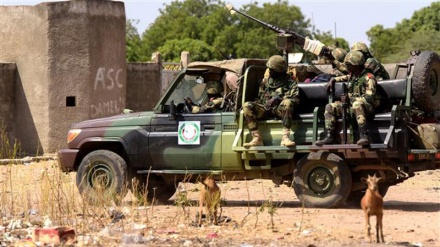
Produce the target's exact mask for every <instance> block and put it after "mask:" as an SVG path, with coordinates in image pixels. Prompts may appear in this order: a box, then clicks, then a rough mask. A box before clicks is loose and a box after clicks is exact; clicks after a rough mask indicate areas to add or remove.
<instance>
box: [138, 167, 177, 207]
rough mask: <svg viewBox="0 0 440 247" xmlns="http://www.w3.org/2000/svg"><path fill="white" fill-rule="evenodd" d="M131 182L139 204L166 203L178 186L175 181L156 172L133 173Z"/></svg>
mask: <svg viewBox="0 0 440 247" xmlns="http://www.w3.org/2000/svg"><path fill="white" fill-rule="evenodd" d="M135 181H136V182H135ZM131 182H132V183H131V187H130V189H131V192H132V193H133V195H134V196H135V197H136V199H137V200H138V202H139V204H147V203H158V204H164V203H166V202H167V201H168V200H169V199H170V198H171V197H172V196H173V195H174V193H175V192H176V186H175V185H174V184H173V183H170V182H167V181H166V180H164V179H163V178H162V177H160V176H158V175H155V174H150V175H149V176H148V175H147V174H133V175H132V179H131ZM145 188H147V189H145Z"/></svg>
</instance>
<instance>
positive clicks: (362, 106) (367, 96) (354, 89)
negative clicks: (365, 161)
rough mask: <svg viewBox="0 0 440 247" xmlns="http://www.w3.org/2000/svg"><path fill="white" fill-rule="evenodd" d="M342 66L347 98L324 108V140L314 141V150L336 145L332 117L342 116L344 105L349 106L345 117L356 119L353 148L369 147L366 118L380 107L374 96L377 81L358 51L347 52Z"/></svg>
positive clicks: (330, 84) (328, 86) (329, 84)
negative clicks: (355, 137) (357, 137)
mask: <svg viewBox="0 0 440 247" xmlns="http://www.w3.org/2000/svg"><path fill="white" fill-rule="evenodd" d="M344 63H345V64H346V65H347V69H348V71H349V72H350V74H349V76H350V79H349V84H350V85H349V89H348V95H343V96H341V101H336V102H334V103H330V104H327V105H326V106H325V113H324V117H325V128H326V137H325V138H324V139H323V140H318V141H316V142H315V144H316V145H317V146H322V145H324V144H335V143H336V137H335V123H336V117H340V116H342V111H343V110H344V108H343V104H344V103H346V104H347V105H348V106H349V109H350V112H349V114H351V115H354V116H355V117H356V122H357V124H358V128H359V133H360V137H359V140H358V142H357V145H361V146H364V145H368V144H370V141H369V139H368V131H367V123H366V118H367V115H372V114H374V108H375V107H377V106H379V103H380V98H379V97H378V96H377V95H376V86H377V80H376V78H375V77H374V75H373V74H372V73H371V72H370V71H369V70H367V69H365V58H364V56H363V54H362V53H361V52H360V51H351V52H349V53H348V54H347V56H346V57H345V60H344ZM334 82H335V81H334V80H331V81H330V82H329V83H328V85H327V89H328V90H331V88H333V85H332V84H333V83H334Z"/></svg>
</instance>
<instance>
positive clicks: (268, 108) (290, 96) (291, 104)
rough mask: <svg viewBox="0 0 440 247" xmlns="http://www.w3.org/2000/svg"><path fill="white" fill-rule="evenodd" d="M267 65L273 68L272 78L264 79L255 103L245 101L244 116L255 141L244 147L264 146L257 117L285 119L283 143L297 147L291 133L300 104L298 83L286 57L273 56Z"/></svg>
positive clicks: (270, 72)
mask: <svg viewBox="0 0 440 247" xmlns="http://www.w3.org/2000/svg"><path fill="white" fill-rule="evenodd" d="M266 66H267V68H268V69H269V77H265V78H264V79H263V80H262V83H261V85H260V90H259V93H258V98H257V99H256V101H255V102H246V103H244V104H243V115H244V119H245V121H246V124H247V126H248V128H249V131H250V132H251V134H252V140H251V141H250V142H248V143H244V145H243V146H244V147H253V146H263V139H262V138H261V135H260V132H259V131H258V124H257V120H258V119H264V118H268V117H272V116H275V117H279V118H281V119H282V123H283V136H282V139H281V144H280V145H281V146H286V147H292V146H295V142H294V141H291V140H290V139H289V136H290V132H291V131H290V127H291V125H292V116H293V112H294V110H295V108H296V107H297V106H298V104H299V98H298V94H299V91H298V84H297V82H296V81H294V80H293V79H292V78H291V76H289V75H288V74H287V64H286V61H285V60H284V58H283V57H281V56H279V55H275V56H272V57H270V58H269V60H268V61H267V63H266Z"/></svg>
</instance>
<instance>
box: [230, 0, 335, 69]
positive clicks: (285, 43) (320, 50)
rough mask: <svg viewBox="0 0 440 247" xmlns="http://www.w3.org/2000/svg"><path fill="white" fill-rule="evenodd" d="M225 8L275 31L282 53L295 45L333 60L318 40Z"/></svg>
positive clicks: (232, 8) (325, 47)
mask: <svg viewBox="0 0 440 247" xmlns="http://www.w3.org/2000/svg"><path fill="white" fill-rule="evenodd" d="M226 8H227V9H228V10H229V12H230V13H231V14H235V13H239V14H241V15H243V16H245V17H247V18H249V19H251V20H253V21H255V22H257V23H259V24H261V25H262V26H264V27H267V28H269V29H270V30H272V31H275V32H277V33H278V38H277V48H278V49H280V50H283V51H290V50H292V47H293V44H297V45H299V46H301V48H303V49H304V50H306V51H310V52H312V53H314V54H315V55H318V56H325V57H327V58H328V59H329V60H330V61H333V60H335V58H334V57H333V55H332V53H331V49H330V48H328V47H327V46H325V45H324V44H322V43H321V42H320V41H319V40H312V39H309V38H308V37H306V38H304V37H303V36H301V35H299V34H297V33H296V32H294V31H292V30H290V28H287V29H282V28H280V27H277V26H275V25H272V24H269V23H266V22H263V21H261V20H258V19H257V18H255V17H252V16H250V15H248V14H245V13H243V12H241V11H239V10H237V9H236V8H234V7H233V6H232V5H229V4H227V5H226Z"/></svg>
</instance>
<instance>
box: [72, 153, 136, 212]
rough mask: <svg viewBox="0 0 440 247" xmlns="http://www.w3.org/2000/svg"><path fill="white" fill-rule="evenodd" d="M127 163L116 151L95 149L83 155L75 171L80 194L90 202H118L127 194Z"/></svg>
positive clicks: (99, 203) (98, 203)
mask: <svg viewBox="0 0 440 247" xmlns="http://www.w3.org/2000/svg"><path fill="white" fill-rule="evenodd" d="M126 182H127V163H126V162H125V160H124V159H123V158H122V157H121V156H119V155H118V154H117V153H114V152H111V151H108V150H96V151H93V152H91V153H89V154H88V155H86V156H85V157H84V159H83V160H82V161H81V164H80V165H79V168H78V172H77V173H76V185H77V187H78V190H79V192H80V194H81V196H82V197H83V198H84V199H85V200H86V201H87V202H89V203H91V204H95V205H96V204H97V205H101V204H111V203H112V202H116V203H119V202H120V201H122V199H123V198H124V197H125V195H126V194H127V183H126Z"/></svg>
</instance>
